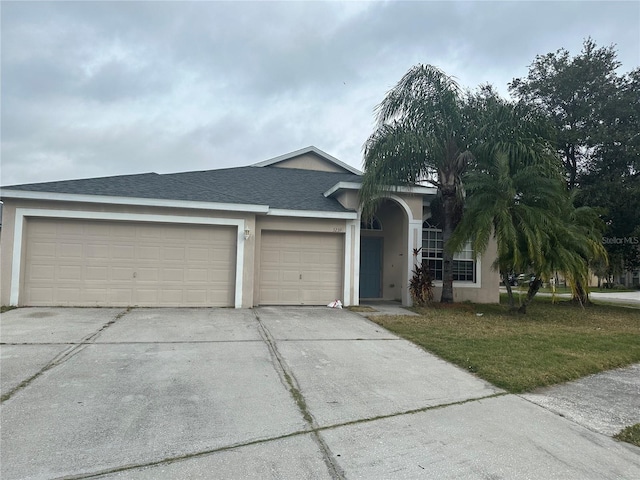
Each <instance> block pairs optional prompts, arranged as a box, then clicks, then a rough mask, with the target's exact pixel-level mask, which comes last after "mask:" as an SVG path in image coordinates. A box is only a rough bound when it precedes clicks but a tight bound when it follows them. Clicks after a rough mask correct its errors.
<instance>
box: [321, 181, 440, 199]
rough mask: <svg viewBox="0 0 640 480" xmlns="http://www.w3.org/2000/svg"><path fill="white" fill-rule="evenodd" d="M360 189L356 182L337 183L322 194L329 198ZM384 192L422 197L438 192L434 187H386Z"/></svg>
mask: <svg viewBox="0 0 640 480" xmlns="http://www.w3.org/2000/svg"><path fill="white" fill-rule="evenodd" d="M361 188H362V184H361V183H357V182H338V183H336V184H335V185H334V186H333V187H331V188H330V189H329V190H327V191H326V192H324V193H323V195H324V196H325V197H330V196H332V195H333V194H334V193H336V192H338V191H339V190H360V189H361ZM384 191H386V192H392V193H419V194H422V195H435V194H436V193H437V192H438V190H437V189H436V188H434V187H400V186H398V187H386V188H384Z"/></svg>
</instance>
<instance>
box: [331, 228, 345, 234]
mask: <svg viewBox="0 0 640 480" xmlns="http://www.w3.org/2000/svg"><path fill="white" fill-rule="evenodd" d="M333 231H334V232H335V233H340V232H344V227H333Z"/></svg>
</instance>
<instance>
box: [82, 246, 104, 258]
mask: <svg viewBox="0 0 640 480" xmlns="http://www.w3.org/2000/svg"><path fill="white" fill-rule="evenodd" d="M85 255H86V256H87V258H101V259H108V258H109V245H107V244H105V243H100V244H91V243H89V244H87V245H86V250H85Z"/></svg>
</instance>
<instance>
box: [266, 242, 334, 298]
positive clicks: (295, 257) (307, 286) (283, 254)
mask: <svg viewBox="0 0 640 480" xmlns="http://www.w3.org/2000/svg"><path fill="white" fill-rule="evenodd" d="M343 249H344V235H341V234H328V233H311V232H309V233H297V232H295V233H294V232H277V231H263V232H262V236H261V248H260V287H259V288H260V303H261V304H262V305H323V304H327V303H329V302H330V301H332V300H335V299H336V298H341V292H342V277H343V262H344V253H343V252H344V250H343Z"/></svg>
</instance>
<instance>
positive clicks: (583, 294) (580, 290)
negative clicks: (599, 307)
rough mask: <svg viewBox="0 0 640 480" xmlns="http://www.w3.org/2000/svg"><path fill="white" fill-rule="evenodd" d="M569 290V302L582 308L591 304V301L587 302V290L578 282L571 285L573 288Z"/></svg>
mask: <svg viewBox="0 0 640 480" xmlns="http://www.w3.org/2000/svg"><path fill="white" fill-rule="evenodd" d="M571 290H572V293H573V295H572V298H571V301H573V302H575V303H579V304H580V305H582V306H585V305H589V304H590V303H591V300H589V292H587V289H586V288H584V285H583V284H582V282H581V281H580V280H576V281H575V282H574V283H573V288H572V289H571Z"/></svg>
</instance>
